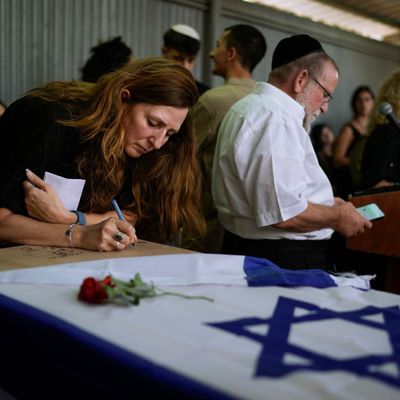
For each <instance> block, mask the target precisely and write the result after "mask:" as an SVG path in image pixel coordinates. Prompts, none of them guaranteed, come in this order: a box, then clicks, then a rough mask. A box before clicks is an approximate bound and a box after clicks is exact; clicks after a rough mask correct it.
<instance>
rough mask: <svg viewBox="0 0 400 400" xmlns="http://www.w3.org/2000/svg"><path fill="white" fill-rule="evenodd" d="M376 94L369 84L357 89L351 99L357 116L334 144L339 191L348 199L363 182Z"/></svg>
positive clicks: (340, 194) (352, 107)
mask: <svg viewBox="0 0 400 400" xmlns="http://www.w3.org/2000/svg"><path fill="white" fill-rule="evenodd" d="M374 97H375V96H374V93H373V92H372V90H371V89H370V87H369V86H365V85H362V86H359V87H357V88H356V90H355V91H354V93H353V96H352V98H351V109H352V111H353V119H352V120H351V121H350V122H348V123H346V124H345V126H344V127H343V128H342V129H341V131H340V132H339V135H338V137H337V139H336V142H335V145H334V154H333V165H334V167H335V169H336V171H335V173H336V175H337V177H338V179H337V194H338V196H340V197H342V198H343V199H347V196H348V195H349V194H350V193H352V192H353V191H354V190H357V189H358V188H359V185H360V179H361V172H360V170H361V157H362V152H363V148H364V144H365V138H366V136H367V133H368V132H367V125H368V116H369V113H370V112H371V109H372V107H373V104H374Z"/></svg>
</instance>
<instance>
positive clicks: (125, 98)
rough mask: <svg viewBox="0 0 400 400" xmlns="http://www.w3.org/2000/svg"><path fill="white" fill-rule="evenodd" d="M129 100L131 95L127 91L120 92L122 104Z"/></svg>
mask: <svg viewBox="0 0 400 400" xmlns="http://www.w3.org/2000/svg"><path fill="white" fill-rule="evenodd" d="M130 98H131V94H130V93H129V90H128V89H124V90H123V91H122V92H121V100H122V102H123V103H125V102H127V101H128V100H129V99H130Z"/></svg>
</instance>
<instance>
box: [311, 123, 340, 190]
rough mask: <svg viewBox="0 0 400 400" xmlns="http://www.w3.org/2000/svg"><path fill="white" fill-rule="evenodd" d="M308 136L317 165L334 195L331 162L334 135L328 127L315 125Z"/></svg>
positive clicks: (334, 186) (333, 175)
mask: <svg viewBox="0 0 400 400" xmlns="http://www.w3.org/2000/svg"><path fill="white" fill-rule="evenodd" d="M310 136H311V140H312V144H313V147H314V150H315V154H316V155H317V159H318V162H319V165H320V166H321V168H322V170H323V171H324V172H325V174H326V176H327V177H328V179H329V182H330V183H331V185H332V189H333V193H336V179H335V174H334V169H333V160H332V153H333V142H334V140H335V135H334V133H333V132H332V129H331V127H330V126H329V125H327V124H317V125H314V126H313V127H312V129H311V134H310Z"/></svg>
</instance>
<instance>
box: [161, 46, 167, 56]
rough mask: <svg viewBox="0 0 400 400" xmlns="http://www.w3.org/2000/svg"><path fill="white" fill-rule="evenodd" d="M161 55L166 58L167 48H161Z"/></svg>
mask: <svg viewBox="0 0 400 400" xmlns="http://www.w3.org/2000/svg"><path fill="white" fill-rule="evenodd" d="M161 54H162V55H163V56H164V57H165V54H167V48H166V47H165V46H163V47H161Z"/></svg>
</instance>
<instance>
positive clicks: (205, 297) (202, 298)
mask: <svg viewBox="0 0 400 400" xmlns="http://www.w3.org/2000/svg"><path fill="white" fill-rule="evenodd" d="M158 294H159V295H160V296H177V297H182V298H184V299H189V300H194V299H198V300H207V301H210V302H211V303H213V302H214V299H212V298H211V297H207V296H188V295H186V294H182V293H176V292H164V291H160V292H159V293H158Z"/></svg>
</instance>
